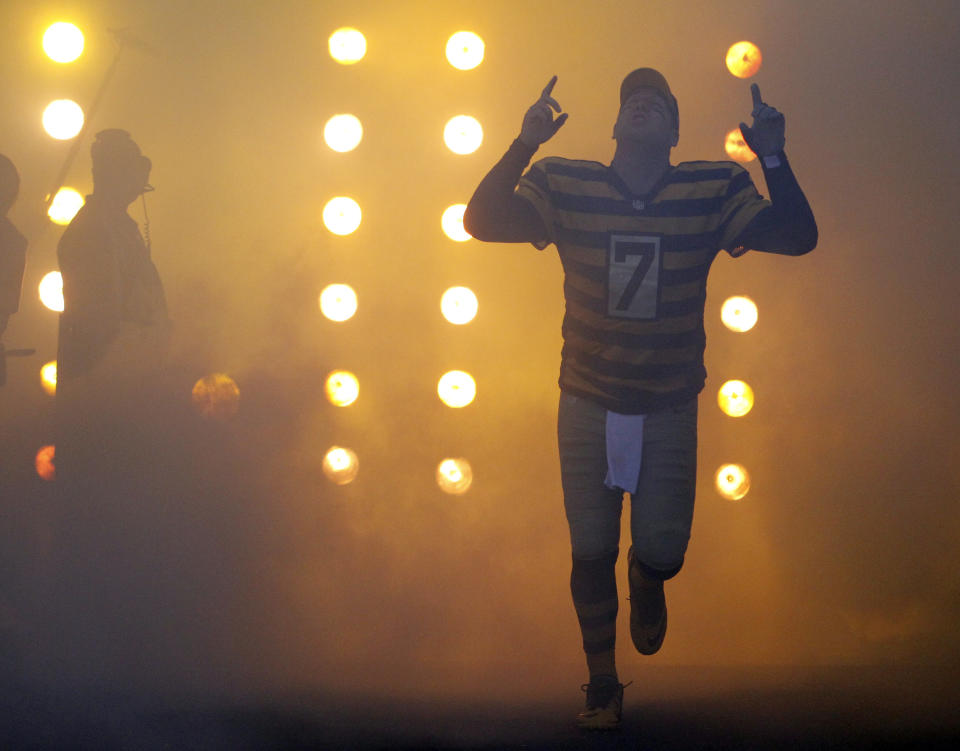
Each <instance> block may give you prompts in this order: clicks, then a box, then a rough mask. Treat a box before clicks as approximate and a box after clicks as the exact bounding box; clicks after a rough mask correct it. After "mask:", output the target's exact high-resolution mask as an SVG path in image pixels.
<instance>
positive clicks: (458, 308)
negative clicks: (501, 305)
mask: <svg viewBox="0 0 960 751" xmlns="http://www.w3.org/2000/svg"><path fill="white" fill-rule="evenodd" d="M478 307H479V303H478V302H477V296H476V295H475V294H473V290H472V289H470V288H469V287H451V288H450V289H448V290H447V291H446V292H444V293H443V297H441V298H440V311H441V312H442V313H443V317H444V318H446V319H447V320H448V321H450V323H455V324H457V325H463V324H465V323H470V321H472V320H473V319H474V318H475V317H476V315H477V308H478Z"/></svg>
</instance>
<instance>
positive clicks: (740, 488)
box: [716, 464, 750, 501]
mask: <svg viewBox="0 0 960 751" xmlns="http://www.w3.org/2000/svg"><path fill="white" fill-rule="evenodd" d="M716 485H717V492H718V493H719V494H720V495H721V496H723V497H724V498H726V499H727V500H728V501H739V500H740V499H741V498H743V497H744V496H745V495H746V494H747V493H748V492H749V491H750V475H749V474H747V470H746V469H744V468H743V467H742V466H740V465H739V464H724V465H723V466H722V467H720V469H718V470H717V479H716Z"/></svg>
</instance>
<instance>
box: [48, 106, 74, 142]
mask: <svg viewBox="0 0 960 751" xmlns="http://www.w3.org/2000/svg"><path fill="white" fill-rule="evenodd" d="M42 120H43V129H44V130H45V131H47V134H48V135H50V136H51V137H52V138H56V139H57V140H58V141H68V140H70V139H71V138H73V137H75V136H76V135H77V134H78V133H79V132H80V131H81V130H83V110H82V109H80V105H79V104H77V103H76V102H74V101H73V100H71V99H56V100H54V101H52V102H50V104H48V105H47V108H46V109H45V110H44V111H43V118H42Z"/></svg>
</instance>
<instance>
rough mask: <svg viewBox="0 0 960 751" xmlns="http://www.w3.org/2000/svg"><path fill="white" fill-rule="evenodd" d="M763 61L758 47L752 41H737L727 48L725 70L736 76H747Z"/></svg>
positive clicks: (758, 68)
mask: <svg viewBox="0 0 960 751" xmlns="http://www.w3.org/2000/svg"><path fill="white" fill-rule="evenodd" d="M762 62H763V55H761V54H760V48H759V47H757V45H755V44H754V43H753V42H737V43H736V44H732V45H730V49H728V50H727V70H729V71H730V72H731V73H733V75H735V76H736V77H737V78H749V77H750V76H752V75H753V74H754V73H756V72H757V71H758V70H760V64H761V63H762Z"/></svg>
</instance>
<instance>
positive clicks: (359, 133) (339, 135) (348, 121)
mask: <svg viewBox="0 0 960 751" xmlns="http://www.w3.org/2000/svg"><path fill="white" fill-rule="evenodd" d="M362 139H363V125H362V124H361V122H360V119H359V118H357V117H356V116H354V115H334V116H333V117H331V118H330V119H329V120H327V124H326V125H325V126H324V128H323V140H324V141H326V142H327V146H329V147H330V148H331V149H333V150H334V151H339V152H340V153H341V154H343V153H346V152H347V151H353V150H354V149H355V148H357V146H359V145H360V141H361V140H362Z"/></svg>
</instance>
